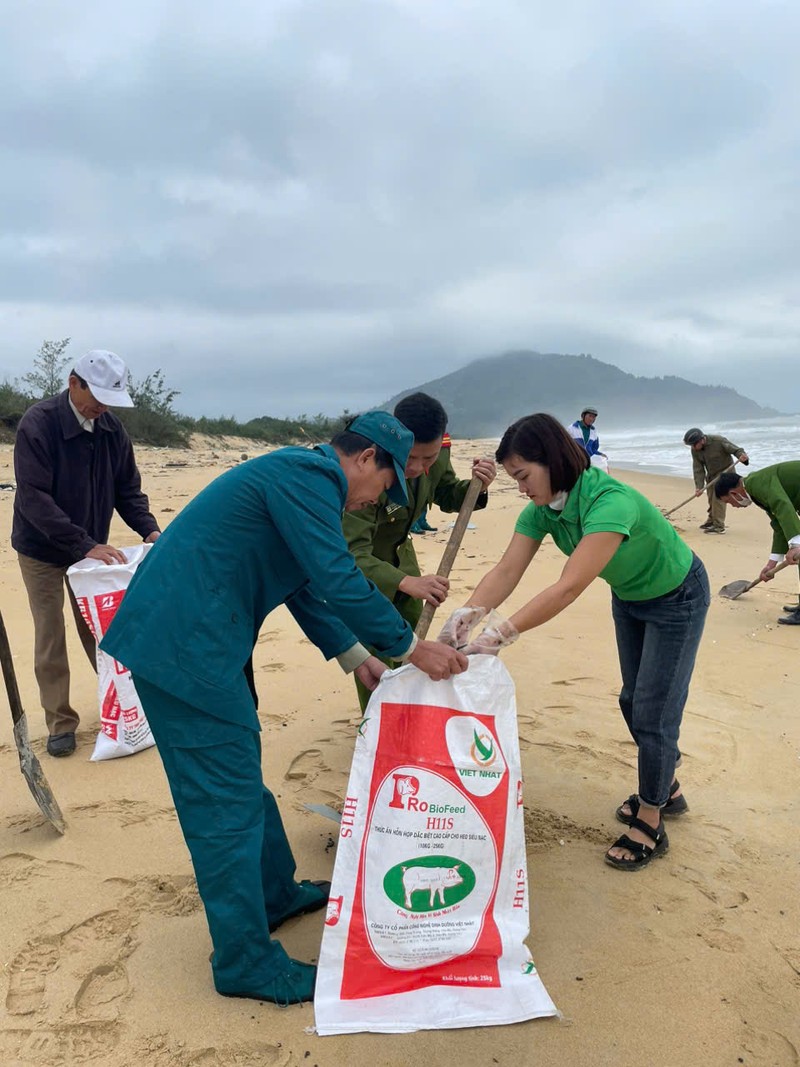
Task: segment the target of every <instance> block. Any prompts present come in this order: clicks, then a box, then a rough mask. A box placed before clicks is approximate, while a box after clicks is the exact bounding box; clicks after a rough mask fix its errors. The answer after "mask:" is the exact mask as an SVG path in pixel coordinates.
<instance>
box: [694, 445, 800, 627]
mask: <svg viewBox="0 0 800 1067" xmlns="http://www.w3.org/2000/svg"><path fill="white" fill-rule="evenodd" d="M714 490H715V492H716V494H717V496H718V497H719V499H720V500H723V501H724V502H725V503H726V504H731V505H732V506H733V507H735V508H746V507H748V506H749V505H750V504H757V505H758V507H760V508H761V509H762V511H766V513H767V515H768V516H769V521H770V525H771V526H772V552H771V553H770V557H769V559H768V560H767V562H766V563H765V564H764V567H763V569H762V571H761V574H760V577H761V578H762V579H763V581H765V582H769V581H771V579H772V576H773V575H772V572H773V571H774V570H775V568H776V567H777V565H778V564H779V563H780V562H781V560H783V559H787V560H789V562H790V563H797V564H800V514H798V512H800V460H796V459H795V460H789V461H788V462H787V463H775V464H773V466H771V467H764V468H763V470H760V471H756V472H755V473H754V474H748V475H747V477H746V478H742V477H740V476H739V475H738V474H736V473H735V472H733V471H731V472H730V473H729V474H723V475H722V476H721V477H720V479H719V481H718V482H717V484H716V485H715V486H714ZM798 576H799V577H800V571H798ZM784 610H785V611H786V612H788V614H787V615H786V617H785V618H783V619H778V622H779V623H781V624H782V625H784V626H800V596H798V601H797V603H796V604H787V605H786V607H785V608H784Z"/></svg>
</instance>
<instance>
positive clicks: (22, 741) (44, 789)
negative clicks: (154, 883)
mask: <svg viewBox="0 0 800 1067" xmlns="http://www.w3.org/2000/svg"><path fill="white" fill-rule="evenodd" d="M0 664H1V665H2V668H3V678H4V679H5V683H6V692H7V693H8V703H9V705H10V707H11V717H12V719H13V720H14V741H15V742H16V745H17V753H18V754H19V769H20V770H21V771H22V773H23V775H24V776H25V781H26V782H27V783H28V788H29V789H30V791H31V793H32V794H33V799H34V800H35V801H36V803H37V804H38V805H39V808H40V810H41V812H42V814H43V815H44V816H45V818H47V819H48V820H49V821H50V822H51V823H52V824H53V826H54V827H55V828H56V830H58V832H59V833H60V834H63V833H64V832H65V831H66V829H67V824H66V823H65V822H64V816H63V815H62V814H61V808H59V806H58V803H57V801H56V798H55V797H54V796H53V791H52V790H51V788H50V786H49V785H48V784H47V779H46V778H45V776H44V771H43V770H42V765H41V764H40V763H39V760H38V759H37V758H36V756H35V755H34V752H33V749H32V748H31V743H30V738H29V737H28V720H27V718H26V716H25V711H24V710H23V707H22V701H21V700H20V697H19V688H18V687H17V676H16V673H15V671H14V661H13V660H12V658H11V646H10V645H9V643H8V634H7V633H6V627H5V623H4V622H3V616H2V615H0Z"/></svg>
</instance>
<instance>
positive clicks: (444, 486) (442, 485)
mask: <svg viewBox="0 0 800 1067" xmlns="http://www.w3.org/2000/svg"><path fill="white" fill-rule="evenodd" d="M394 414H395V418H397V419H399V420H400V422H402V423H403V425H404V426H406V427H408V429H409V430H410V431H411V432H412V433H413V435H414V447H413V448H412V449H411V452H410V454H409V457H408V463H407V464H406V469H405V488H406V493H407V496H408V504H407V505H406V506H400V505H398V504H397V501H396V500H392V499H391V498H390V497H389V496H388V495H386V494H382V495H381V497H380V498H379V500H378V501H377V502H376V503H375V504H372V505H370V506H369V507H366V508H363V509H361V510H360V511H348V512H347V514H346V515H345V516H344V519H343V523H342V525H343V528H344V535H345V538H346V539H347V543H348V545H349V546H350V551H351V552H352V553H353V555H354V556H355V559H356V563H357V564H358V566H359V567H360V568H361V571H362V572H363V573H364V575H366V577H367V578H369V579H370V580H371V581H373V582H374V583H375V585H377V587H378V589H380V591H381V592H382V593H383V595H384V596H385V597H387V599H389V600H391V602H392V603H393V604H394V606H395V607H396V608H397V610H398V611H399V612H400V614H401V615H402V616H403V618H404V619H405V620H406V621H407V622H408V623H409V624H410V625H411V627H412V629H413V628H414V627H416V625H417V623H418V622H419V617H420V615H421V614H422V605H423V603H425V602H427V603H429V604H433V605H435V606H436V607H438V606H439V604H441V603H443V602H444V600H446V599H447V593H448V590H449V588H450V583H449V581H448V580H447V578H440V577H439V576H438V575H436V574H426V575H423V574H421V572H420V566H419V563H418V561H417V554H416V552H415V551H414V544H413V541H412V539H411V538H410V537H409V536H408V535H409V533H410V531H411V527H412V526H413V525H414V523H415V522H416V520H417V518H418V516H419V515H420V514H421V512H422V510H423V508H426V507H428V506H429V505H430V504H432V503H434V504H436V505H437V507H439V508H441V510H442V511H448V512H452V511H458V510H459V509H460V507H461V505H462V503H463V501H464V497H465V496H466V495H467V489H469V479H461V478H457V477H456V473H455V471H454V470H453V467H452V464H451V462H450V449H449V448H445V447H443V445H444V435H445V431H446V428H447V413H446V412H445V410H444V408H443V407H442V405H441V404H440V403H439V401H438V400H436V399H434V397H432V396H428V395H427V393H412V394H411V395H410V396H407V397H404V398H403V399H402V400H401V401H399V403H398V404H397V405H396V406H395V409H394ZM472 474H473V476H475V477H478V478H480V480H481V481H482V482H483V484H484V486H485V487H486V488H485V489H484V491H483V492H482V493H481V494H480V495H479V497H478V501H477V503H476V505H475V507H476V508H485V507H486V503H487V501H488V487H489V486H490V485H491V483H492V482H493V481H494V479H495V477H496V475H497V467H496V466H495V464H494V461H493V460H491V459H475V460H473V461H472ZM395 666H397V664H395ZM356 688H357V690H358V698H359V703H360V705H361V710H362V711H363V710H364V709H365V708H366V706H367V703H368V702H369V697H370V691H369V689H367V688H365V687H364V686H363V685H362V684H361V681H360V679H359V678H356Z"/></svg>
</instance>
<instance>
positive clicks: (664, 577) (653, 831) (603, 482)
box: [442, 415, 710, 871]
mask: <svg viewBox="0 0 800 1067" xmlns="http://www.w3.org/2000/svg"><path fill="white" fill-rule="evenodd" d="M497 461H498V462H499V463H502V465H503V467H504V468H505V469H506V471H507V473H508V474H510V475H511V477H512V478H514V479H515V481H516V482H517V484H518V485H519V488H520V491H521V492H522V493H524V494H525V495H527V496H528V497H529V498H530V500H531V503H530V504H529V505H528V506H527V507H526V508H525V509H524V510H523V512H522V513H521V515H520V516H519V519H518V520H517V524H516V528H515V531H514V535H513V537H512V539H511V543H510V544H509V546H508V548H507V549H506V551H505V554H504V555H503V558H502V559H501V560H500V562H499V563H498V564H497V566H496V567H494V568H493V569H492V570H491V571H489V573H488V574H487V575H486V576H485V577H484V578H483V580H482V581H481V582H480V584H479V585H478V587H477V589H476V590H475V592H474V593H473V594H472V596H471V597H470V599H469V601H468V602H467V607H465V608H461V609H459V611H458V612H456V613H455V614H454V616H451V619H450V620H449V621H448V623H447V624H446V625H445V629H444V631H443V634H442V639H443V640H446V641H448V643H451V644H455V645H456V646H460V645H465V646H466V647H464V648H463V651H465V652H467V653H471V652H472V653H480V652H484V653H490V654H492V653H496V652H497V651H498V650H499V648H501V647H502V646H503V645H505V644H508V643H510V641H512V640H515V639H516V637H518V636H519V634H520V633H523V632H524V631H525V630H531V629H533V627H535V626H541V624H542V623H544V622H547V621H548V619H552V618H553V617H554V616H555V615H558V614H559V612H561V611H563V610H564V608H566V607H569V605H570V604H571V603H572V602H573V601H574V600H576V599H577V598H578V597H579V596H580V594H581V593H582V592H583V591H584V589H586V587H587V586H588V585H589V584H590V583H591V582H592V581H594V579H595V578H598V577H600V578H603V579H604V580H605V581H606V582H608V584H609V585H610V586H611V591H612V597H611V601H612V615H613V618H614V626H615V629H616V637H617V648H618V651H619V662H620V667H621V671H622V691H621V693H620V696H619V703H620V708H621V709H622V714H623V716H624V718H625V722H626V723H627V725H628V729H629V730H630V732H631V734H632V736H633V739H634V741H635V742H636V746H637V748H638V752H639V790H638V793H635V794H633V795H632V796H630V797H629V798H628V800H626V801H625V802H624V803H623V804H621V805H620V807H619V808H618V809H617V818H619V819H620V821H621V822H624V823H626V824H627V825H628V833H627V834H623V835H622V837H620V838H619V839H618V840H617V841H616V842H615V843H614V844H613V845H612V846H611V848H610V849H609V850H608V851H607V852H606V856H605V858H606V862H607V863H610V864H611V865H612V866H613V867H616V868H617V869H618V870H624V871H631V870H639V869H641V868H642V867H644V866H646V865H647V864H648V863H649V862H650V860H652V859H654V858H655V857H656V856H661V855H663V854H664V853H665V852H666V851H667V849H668V848H669V841H668V838H667V835H666V833H665V832H664V823H663V818H662V816H665V815H666V816H674V815H680V814H683V812H685V811H687V810H688V804H687V803H686V800H685V798H684V796H683V795H682V793H681V789H680V784H679V783H678V782H677V781H676V779H675V768H676V766H677V764H678V762H679V761H680V752H679V750H678V735H679V732H680V725H681V718H682V716H683V708H684V705H685V703H686V698H687V695H688V692H689V682H690V680H691V676H692V670H693V668H694V661H695V656H696V653H697V648H698V645H699V643H700V638H701V635H702V633H703V625H704V623H705V617H706V612H707V611H708V605H709V602H710V593H709V586H708V576H707V575H706V571H705V567H704V566H703V564H702V562H701V561H700V560H699V559H698V558H697V556H695V555H694V554H693V553H692V551H691V549H690V548H689V547H688V545H686V544H685V543H684V542H683V541H682V540H681V538H680V537H679V536H678V534H677V533H676V532H675V530H674V529H673V527H672V526H671V525H670V524H669V523H668V522H667V520H666V519H665V518H664V517H663V515H662V514H661V513H660V512H659V511H658V510H657V509H656V508H655V507H654V506H653V505H652V504H651V503H650V502H649V501H648V500H646V499H645V497H643V496H642V495H641V493H638V492H636V490H635V489H632V488H631V487H630V486H628V485H624V484H623V483H622V482H618V481H616V480H615V479H614V478H610V477H609V476H608V475H607V474H605V473H604V472H602V471H600V470H598V469H597V468H594V467H590V466H589V460H588V457H587V455H586V453H585V452H584V451H583V450H582V449H580V448H579V447H578V446H577V445H576V443H575V442H574V441H573V440H572V438H571V437H570V436H569V434H568V433H567V432H566V430H565V429H564V428H563V427H562V426H561V424H560V423H559V422H557V421H556V419H554V418H553V417H552V416H551V415H528V416H526V417H525V418H523V419H519V420H518V421H517V422H515V423H514V424H513V425H512V426H510V427H509V428H508V429H507V430H506V432H505V434H504V435H503V438H502V440H501V442H500V447H499V448H498V450H497ZM548 534H549V535H550V536H551V537H552V538H553V540H554V541H555V543H556V545H557V546H558V547H559V548H560V549H561V551H562V552H563V553H564V554H565V555H567V556H568V557H569V559H568V561H567V563H566V565H565V567H564V570H563V571H562V572H561V576H560V577H559V579H558V580H557V581H556V582H554V583H553V584H552V585H550V586H548V587H547V588H546V589H543V590H542V591H541V592H539V593H537V594H536V596H534V597H533V599H532V600H529V601H528V603H527V604H525V606H524V607H522V608H520V610H519V611H517V612H516V613H515V614H514V615H512V616H511V618H510V619H509V620H508V622H506V623H503V624H501V625H500V626H499V627H497V626H495V627H491V626H490V627H487V628H486V629H485V630H484V631H483V633H481V634H479V635H478V636H477V637H476V638H475V639H474V640H473V641H472V642H471V643H467V640H468V635H469V632H470V630H471V629H472V627H473V626H474V625H475V624H476V622H478V621H480V618H482V617H483V615H485V614H486V612H487V611H489V610H490V609H492V608H496V607H497V606H498V605H499V604H502V603H503V601H504V600H505V599H506V598H507V597H508V596H509V595H510V594H511V593H512V592H513V590H514V589H515V588H516V587H517V585H518V584H519V582H520V580H521V578H522V576H523V574H524V573H525V571H526V570H527V568H528V566H529V565H530V563H531V561H532V559H533V557H534V556H535V555H536V553H537V551H538V550H539V546H540V545H541V543H542V541H543V540H544V538H545V537H546V536H547V535H548Z"/></svg>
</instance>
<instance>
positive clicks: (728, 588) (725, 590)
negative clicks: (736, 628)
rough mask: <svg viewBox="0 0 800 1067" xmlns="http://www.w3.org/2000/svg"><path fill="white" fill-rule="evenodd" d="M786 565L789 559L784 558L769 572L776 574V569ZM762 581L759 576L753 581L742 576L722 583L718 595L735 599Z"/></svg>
mask: <svg viewBox="0 0 800 1067" xmlns="http://www.w3.org/2000/svg"><path fill="white" fill-rule="evenodd" d="M788 566H789V560H788V559H785V560H784V561H783V563H779V564H778V566H777V567H776V568H775V569H774V570H773V571H772V572H771V573H772V574H777V573H778V571H782V570H783V568H784V567H788ZM763 581H764V579H763V578H761V577H760V576H759V577H758V578H756V580H755V581H754V582H748V581H746V580H745V579H744V578H742V579H740V580H739V581H738V582H729V583H728V584H727V585H723V587H722V588H721V589H720V591H719V595H720V596H724V597H726V599H728V600H737V599H738V598H739V597H740V596H741V595H742V593H747V592H748V591H749V590H750V589H752V588H753V587H754V586H756V585H760V584H761V582H763Z"/></svg>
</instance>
